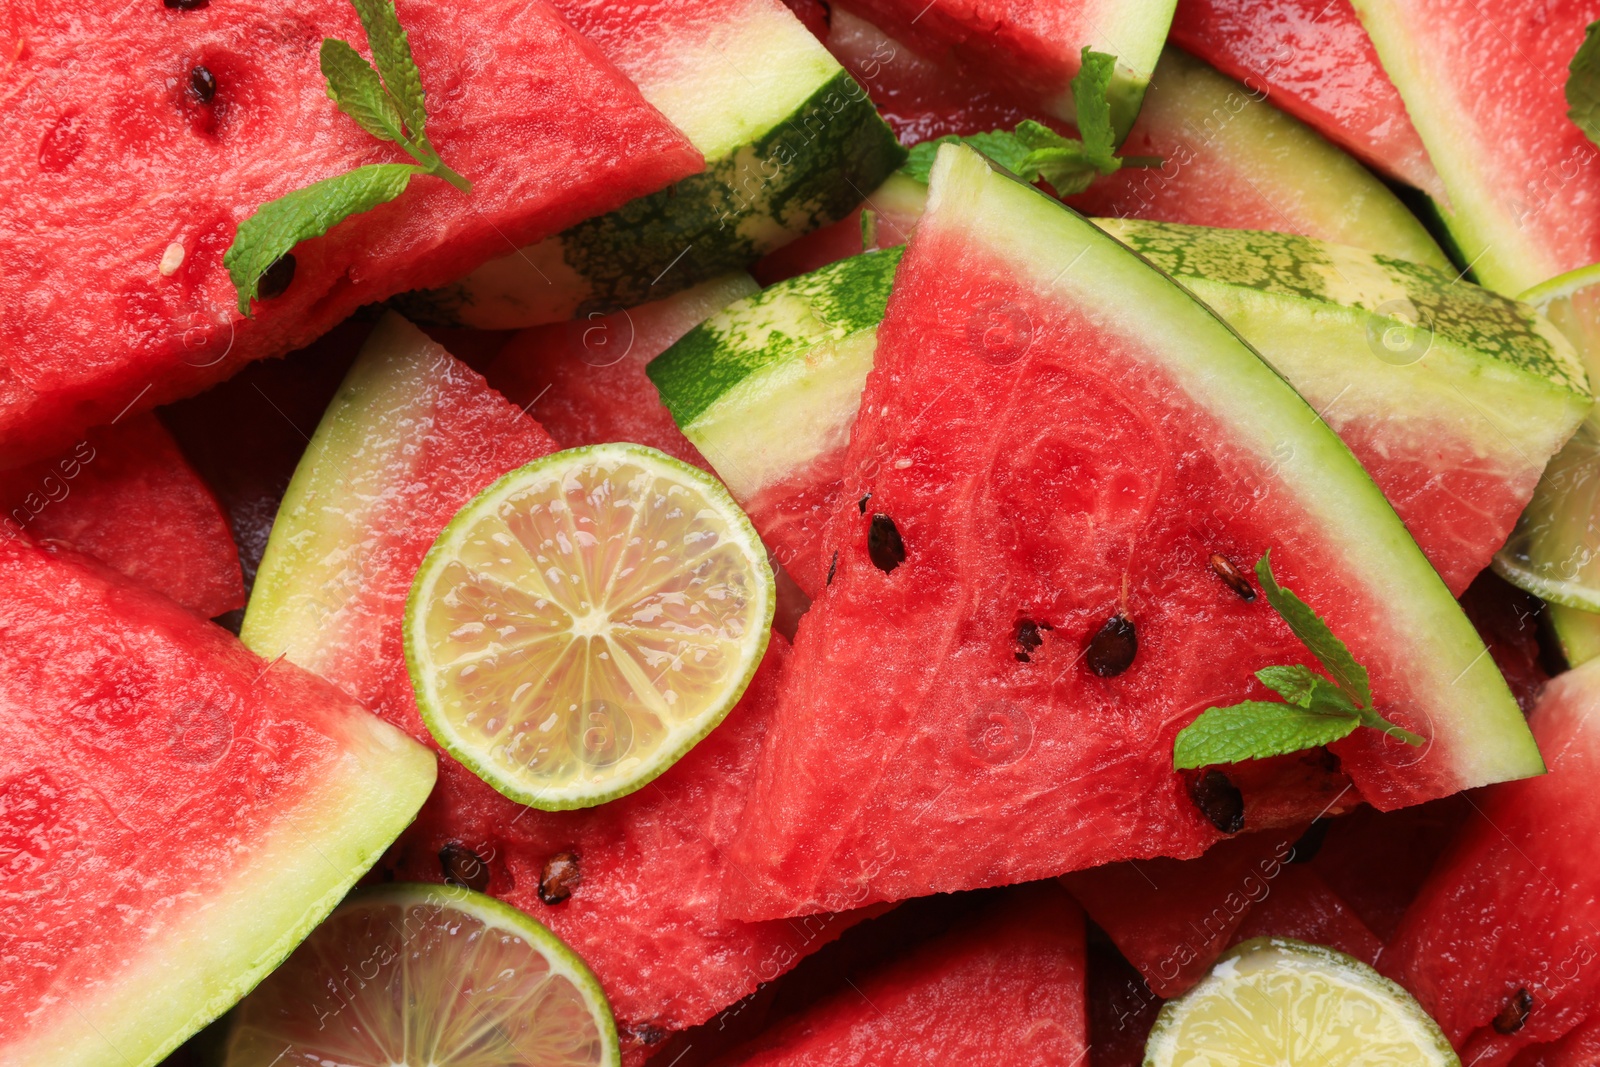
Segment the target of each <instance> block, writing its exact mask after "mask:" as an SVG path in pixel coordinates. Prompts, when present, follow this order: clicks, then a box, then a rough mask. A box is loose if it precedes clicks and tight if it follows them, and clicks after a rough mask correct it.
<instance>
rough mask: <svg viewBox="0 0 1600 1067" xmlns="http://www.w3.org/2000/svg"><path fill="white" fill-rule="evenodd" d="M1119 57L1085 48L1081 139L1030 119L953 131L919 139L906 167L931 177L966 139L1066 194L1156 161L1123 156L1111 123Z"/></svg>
mask: <svg viewBox="0 0 1600 1067" xmlns="http://www.w3.org/2000/svg"><path fill="white" fill-rule="evenodd" d="M1116 67H1117V59H1116V57H1115V56H1109V55H1106V54H1105V53H1103V52H1095V51H1093V50H1091V49H1088V48H1085V49H1084V50H1083V55H1082V65H1081V66H1080V67H1079V69H1078V73H1077V76H1076V77H1074V78H1073V79H1072V99H1073V107H1074V109H1075V111H1076V113H1077V119H1078V133H1079V135H1080V137H1081V138H1082V139H1081V140H1078V139H1074V138H1071V137H1063V136H1061V134H1059V133H1057V132H1056V131H1054V130H1052V129H1051V128H1050V127H1048V126H1046V125H1044V124H1042V123H1038V122H1035V121H1033V120H1032V119H1024V120H1022V121H1021V122H1019V123H1018V124H1017V127H1016V129H1015V130H1010V131H1007V130H992V131H990V132H988V133H973V134H967V135H965V136H957V135H956V134H947V135H946V136H944V137H940V138H937V139H936V140H932V141H923V142H922V143H921V144H918V145H913V146H912V148H911V149H910V152H909V154H908V155H907V157H906V161H905V164H904V165H902V166H901V168H900V173H901V174H904V175H905V176H906V177H908V178H911V179H913V180H915V181H919V182H924V183H925V182H927V180H928V176H929V175H930V174H931V173H932V171H933V161H934V158H935V157H936V156H937V155H938V153H939V146H940V145H942V144H952V143H953V144H964V145H967V146H968V147H969V148H973V149H975V150H977V151H978V152H980V153H982V154H983V155H984V156H987V157H988V158H989V159H990V160H991V161H992V162H993V163H995V164H996V165H998V166H1000V167H1002V168H1004V169H1005V170H1008V171H1010V172H1011V173H1012V174H1015V175H1016V176H1017V177H1019V178H1021V179H1022V180H1023V181H1025V182H1028V183H1030V184H1031V183H1033V182H1037V181H1046V182H1049V183H1050V185H1051V186H1052V187H1053V188H1054V189H1055V191H1056V192H1057V193H1059V194H1060V195H1062V196H1071V195H1073V194H1075V193H1081V192H1083V191H1084V190H1085V189H1087V188H1089V186H1090V185H1091V184H1093V182H1094V180H1095V179H1096V178H1098V177H1100V176H1101V175H1105V174H1115V173H1116V172H1117V171H1118V170H1121V169H1122V168H1123V167H1155V166H1160V165H1161V160H1159V159H1156V158H1153V157H1148V156H1118V155H1117V154H1116V150H1117V135H1116V130H1115V129H1114V128H1113V127H1112V125H1111V99H1110V95H1109V94H1110V90H1111V78H1112V75H1113V74H1114V73H1115V72H1116Z"/></svg>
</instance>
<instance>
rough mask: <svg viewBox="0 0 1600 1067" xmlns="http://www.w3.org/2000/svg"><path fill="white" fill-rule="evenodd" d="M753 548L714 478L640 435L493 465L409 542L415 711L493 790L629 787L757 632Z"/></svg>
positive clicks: (560, 797)
mask: <svg viewBox="0 0 1600 1067" xmlns="http://www.w3.org/2000/svg"><path fill="white" fill-rule="evenodd" d="M774 596H775V594H774V586H773V577H772V569H771V567H770V565H769V564H768V563H767V557H766V551H765V549H764V548H763V547H762V545H761V542H760V539H759V538H758V537H757V536H756V533H755V531H754V529H752V528H751V526H750V523H749V520H748V519H746V518H745V515H744V513H743V512H742V511H740V510H739V507H738V505H736V504H735V503H734V502H733V499H732V498H731V497H730V496H729V495H728V493H727V490H726V489H724V488H723V487H722V485H721V484H720V483H718V482H717V481H716V480H715V479H713V478H711V477H710V476H709V475H707V474H705V473H704V472H703V471H700V470H697V469H696V468H694V467H690V466H688V465H687V464H684V463H680V462H678V461H677V460H675V459H672V458H671V457H669V456H666V455H664V454H662V453H661V452H657V451H656V450H654V449H650V448H644V447H641V446H638V445H623V444H607V445H592V446H589V447H587V448H576V449H569V450H568V451H565V452H558V453H555V454H554V455H550V456H546V457H544V458H542V459H539V460H536V461H535V462H533V463H530V464H529V465H527V466H526V467H523V468H521V469H520V470H516V471H513V472H511V473H510V474H508V475H506V476H505V477H504V478H502V479H501V480H500V481H498V482H496V483H495V484H494V485H492V486H490V487H489V488H488V489H486V490H484V492H483V493H481V494H480V495H479V496H478V497H477V498H476V499H475V500H473V501H472V502H471V503H469V504H468V505H467V506H466V507H465V508H463V509H462V510H461V512H460V513H459V514H457V516H456V517H455V519H454V520H452V522H451V523H450V525H449V526H448V527H446V528H445V531H444V532H443V533H442V534H440V536H439V539H438V540H437V541H436V542H435V543H434V546H433V548H432V550H431V551H430V552H429V554H428V556H427V558H426V559H425V560H424V561H423V564H422V568H421V569H420V570H419V571H418V573H417V577H416V581H415V583H414V584H413V586H412V590H411V597H410V600H409V601H408V603H407V607H406V620H405V637H406V658H407V662H408V665H409V667H410V669H411V677H412V681H413V684H414V686H415V688H416V692H417V699H418V704H419V706H420V708H421V711H422V716H423V719H424V721H425V722H426V723H427V725H428V729H429V730H430V731H432V733H433V736H434V737H435V738H436V739H437V740H438V741H439V743H440V744H442V745H443V746H444V747H445V748H447V749H448V750H449V751H450V752H451V754H452V755H454V756H455V757H456V758H457V759H459V760H461V761H462V762H463V763H464V764H466V765H467V766H468V767H470V768H472V770H473V771H475V772H476V773H477V774H478V775H479V776H480V777H482V778H483V779H484V780H485V781H487V782H488V783H489V784H491V785H493V786H494V787H495V788H496V789H498V790H499V791H500V792H502V793H504V794H505V795H506V796H508V797H510V798H512V799H513V800H516V801H519V802H521V803H524V804H529V805H532V806H535V807H540V808H546V809H550V810H558V809H563V808H575V807H587V806H590V805H593V804H598V803H601V802H603V801H606V800H610V799H613V798H615V797H618V796H621V795H623V794H625V793H629V792H631V791H633V790H635V789H638V788H639V787H640V786H642V785H644V784H645V783H646V782H648V781H650V780H651V779H652V778H654V777H656V776H657V775H658V774H660V773H661V772H662V771H664V770H666V769H667V768H668V767H670V766H671V765H672V764H673V763H674V762H675V761H676V760H677V759H678V758H679V757H681V756H682V755H683V754H684V753H685V752H687V751H688V750H689V749H690V748H691V747H693V745H694V744H695V743H696V742H697V741H699V740H700V739H701V738H702V737H704V736H705V735H706V733H708V732H709V731H710V730H711V729H712V728H713V727H715V726H716V725H717V723H719V722H721V721H722V718H723V716H725V715H726V714H727V713H728V711H729V709H731V708H732V707H733V705H734V704H735V703H736V702H737V701H738V699H739V697H740V695H742V694H743V692H744V689H745V687H746V686H747V685H748V684H749V681H750V678H751V676H752V675H753V674H754V673H755V669H756V666H757V665H758V664H759V662H760V660H761V657H762V655H763V653H764V652H765V651H766V646H767V640H768V636H769V627H770V625H771V622H772V612H773V605H774Z"/></svg>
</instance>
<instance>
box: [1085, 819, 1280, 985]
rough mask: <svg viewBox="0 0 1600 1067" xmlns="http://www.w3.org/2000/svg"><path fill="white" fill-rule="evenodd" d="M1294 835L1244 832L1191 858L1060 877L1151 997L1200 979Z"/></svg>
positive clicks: (1262, 894)
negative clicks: (1130, 967) (1131, 966)
mask: <svg viewBox="0 0 1600 1067" xmlns="http://www.w3.org/2000/svg"><path fill="white" fill-rule="evenodd" d="M1293 851H1294V836H1293V835H1292V834H1291V835H1288V836H1285V835H1283V834H1280V833H1261V834H1245V835H1243V836H1241V837H1236V838H1234V839H1232V840H1229V841H1223V842H1221V843H1219V844H1218V845H1217V846H1216V847H1215V848H1213V849H1211V851H1209V852H1207V853H1206V854H1205V855H1203V856H1200V857H1197V858H1195V859H1192V860H1174V859H1165V858H1157V859H1151V860H1129V861H1128V862H1125V863H1109V864H1107V865H1105V866H1104V867H1095V868H1093V869H1091V870H1087V871H1077V872H1075V873H1073V874H1068V875H1064V876H1063V877H1062V879H1061V883H1062V884H1063V885H1065V886H1066V887H1067V890H1068V891H1069V892H1070V893H1071V894H1072V895H1073V896H1075V897H1077V898H1078V903H1080V904H1082V905H1083V909H1084V911H1086V912H1088V913H1089V918H1091V919H1093V920H1094V922H1095V925H1096V926H1099V927H1100V928H1101V929H1102V930H1104V931H1105V932H1106V934H1107V936H1109V937H1110V938H1111V940H1112V942H1113V943H1114V944H1115V945H1116V946H1117V949H1118V950H1119V951H1120V952H1121V953H1122V955H1123V957H1124V958H1125V959H1127V960H1128V962H1129V963H1131V964H1133V966H1134V967H1135V968H1137V969H1138V971H1139V973H1140V974H1141V975H1143V976H1144V980H1145V982H1146V984H1148V985H1149V987H1150V989H1151V990H1153V991H1154V992H1155V994H1156V995H1157V996H1160V997H1165V998H1171V997H1175V996H1178V995H1179V994H1181V993H1183V992H1184V991H1185V990H1187V989H1188V988H1189V987H1190V986H1192V985H1194V984H1195V983H1196V982H1198V981H1199V980H1200V979H1201V978H1203V977H1204V976H1205V974H1206V972H1208V971H1209V970H1211V965H1212V964H1213V963H1216V962H1217V957H1218V956H1221V955H1222V953H1223V952H1224V951H1225V950H1226V949H1227V947H1228V946H1229V945H1231V944H1233V943H1234V941H1235V940H1237V939H1236V938H1235V936H1234V934H1235V932H1236V931H1237V930H1238V929H1239V925H1240V923H1242V922H1244V921H1245V919H1246V917H1247V916H1248V915H1249V914H1250V912H1251V910H1252V908H1253V907H1254V906H1255V905H1256V903H1257V902H1259V901H1261V900H1265V899H1266V898H1267V897H1268V896H1269V895H1270V894H1271V893H1273V892H1275V888H1274V887H1275V886H1276V884H1277V879H1278V878H1279V877H1280V876H1281V875H1282V873H1283V872H1284V871H1285V870H1286V869H1287V868H1286V867H1285V861H1286V860H1287V859H1288V858H1289V856H1290V855H1291V854H1292V853H1293Z"/></svg>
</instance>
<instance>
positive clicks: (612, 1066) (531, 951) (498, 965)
mask: <svg viewBox="0 0 1600 1067" xmlns="http://www.w3.org/2000/svg"><path fill="white" fill-rule="evenodd" d="M621 1062H622V1060H621V1055H620V1053H619V1052H618V1047H617V1029H616V1024H615V1023H614V1022H613V1021H612V1019H611V1007H610V1005H609V1004H607V1003H606V998H605V994H604V993H602V992H601V991H600V983H599V982H597V981H595V977H594V975H593V974H591V973H589V969H588V968H587V967H585V966H584V965H583V961H582V960H580V959H579V958H578V957H577V956H576V955H574V954H573V952H572V950H571V949H569V948H568V947H567V946H566V945H564V944H562V943H561V941H560V940H559V939H558V938H557V937H556V936H555V935H554V934H552V933H551V932H550V931H549V930H547V929H545V928H544V927H543V926H541V925H540V924H539V923H537V922H535V921H534V920H533V919H531V918H529V917H528V916H527V915H524V914H523V913H522V912H520V911H518V910H517V909H516V908H513V907H510V906H509V905H506V904H502V903H500V902H499V901H498V900H495V899H494V898H493V897H486V896H484V895H483V894H482V893H474V892H472V891H471V890H469V889H459V888H455V887H451V886H437V885H405V884H396V885H386V886H380V887H378V888H376V889H370V890H362V891H359V892H356V893H354V894H352V895H351V896H350V898H349V899H348V900H346V901H345V902H344V903H343V904H341V905H340V906H339V908H338V909H337V910H336V911H334V913H333V914H332V915H330V916H329V917H328V919H327V921H326V922H324V923H323V924H322V925H321V926H319V927H317V928H316V929H315V930H314V931H312V933H311V936H310V937H309V938H307V939H306V941H305V942H304V943H302V944H301V945H300V947H299V948H297V949H295V951H294V953H293V954H292V955H291V956H290V957H289V958H288V960H287V961H285V962H284V964H283V965H282V966H281V967H279V968H278V969H277V970H276V971H274V972H273V973H272V974H271V975H269V976H268V977H267V980H266V981H264V982H262V983H261V985H259V986H257V987H256V990H255V992H253V993H251V994H250V995H249V996H248V997H246V998H245V999H244V1000H243V1001H242V1002H241V1003H240V1004H239V1006H238V1008H237V1009H235V1011H234V1014H233V1022H232V1024H231V1028H230V1031H229V1034H228V1043H227V1052H226V1057H225V1059H224V1064H225V1067H269V1065H275V1067H328V1065H329V1064H340V1065H349V1067H525V1065H527V1064H532V1063H537V1064H539V1065H540V1067H616V1065H617V1064H620V1063H621Z"/></svg>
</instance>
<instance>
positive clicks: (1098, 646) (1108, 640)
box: [1083, 614, 1139, 678]
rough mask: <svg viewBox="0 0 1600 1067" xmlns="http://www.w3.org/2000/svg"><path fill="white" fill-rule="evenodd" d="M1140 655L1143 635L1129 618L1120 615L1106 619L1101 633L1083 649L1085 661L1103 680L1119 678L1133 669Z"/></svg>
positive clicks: (1092, 638)
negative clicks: (1140, 634)
mask: <svg viewBox="0 0 1600 1067" xmlns="http://www.w3.org/2000/svg"><path fill="white" fill-rule="evenodd" d="M1138 654H1139V634H1138V632H1137V631H1136V630H1134V628H1133V623H1132V622H1131V621H1129V619H1128V617H1127V616H1126V615H1122V614H1117V615H1113V616H1111V618H1109V619H1107V620H1106V624H1105V625H1104V626H1102V627H1100V632H1099V633H1097V634H1095V635H1094V636H1093V637H1091V638H1090V639H1089V644H1088V646H1087V647H1085V648H1084V650H1083V662H1084V664H1085V665H1086V666H1087V667H1088V668H1089V670H1091V671H1093V672H1094V674H1095V675H1096V676H1097V677H1100V678H1115V677H1116V676H1117V675H1119V674H1121V673H1122V672H1123V671H1125V670H1127V669H1128V668H1129V667H1131V666H1133V658H1134V657H1135V656H1137V655H1138Z"/></svg>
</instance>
